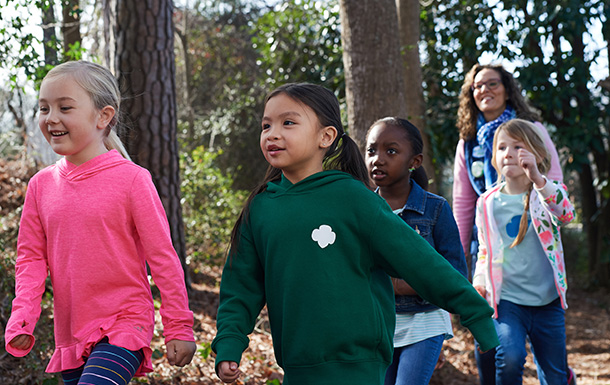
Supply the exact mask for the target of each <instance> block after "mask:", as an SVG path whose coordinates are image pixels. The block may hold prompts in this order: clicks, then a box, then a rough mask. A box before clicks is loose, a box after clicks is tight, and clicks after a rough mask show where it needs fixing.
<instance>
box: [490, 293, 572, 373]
mask: <svg viewBox="0 0 610 385" xmlns="http://www.w3.org/2000/svg"><path fill="white" fill-rule="evenodd" d="M494 323H495V326H496V332H497V333H498V338H499V339H500V345H499V346H498V347H497V351H496V383H497V384H498V385H519V384H521V383H522V381H523V366H524V365H525V358H526V356H527V351H526V350H525V343H526V340H529V341H530V344H531V350H532V353H533V354H534V358H535V362H536V368H537V371H538V379H539V381H540V384H542V385H547V384H550V385H566V384H567V382H568V378H567V370H568V367H567V362H566V329H565V311H564V310H563V309H562V308H561V302H560V300H559V298H558V299H556V300H555V301H553V302H551V303H550V304H548V305H545V306H522V305H517V304H514V303H512V302H509V301H504V300H500V303H499V304H498V318H497V319H496V320H495V322H494Z"/></svg>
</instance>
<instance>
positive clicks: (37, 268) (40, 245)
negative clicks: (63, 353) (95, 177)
mask: <svg viewBox="0 0 610 385" xmlns="http://www.w3.org/2000/svg"><path fill="white" fill-rule="evenodd" d="M35 185H36V182H35V180H34V179H32V180H31V181H30V183H29V184H28V190H27V193H26V196H25V203H24V205H23V212H22V214H21V221H20V224H19V235H18V238H17V261H16V263H15V299H14V300H13V307H12V311H11V317H10V318H9V320H8V322H7V324H6V332H5V335H4V339H5V347H6V351H7V352H9V353H10V354H12V355H13V356H15V357H23V356H25V355H26V354H28V353H29V352H30V350H32V347H33V346H34V341H35V339H34V328H35V327H36V322H38V319H39V318H40V302H41V300H42V295H43V294H44V291H45V281H46V278H47V275H48V266H47V256H46V236H45V233H44V230H43V228H42V224H41V222H40V219H39V216H38V208H37V203H36V197H35V191H36V188H35ZM21 334H25V335H29V336H30V337H31V338H30V346H29V347H28V348H27V349H25V350H19V349H14V348H13V347H12V346H10V345H9V342H10V341H12V340H13V339H14V338H15V337H17V336H19V335H21Z"/></svg>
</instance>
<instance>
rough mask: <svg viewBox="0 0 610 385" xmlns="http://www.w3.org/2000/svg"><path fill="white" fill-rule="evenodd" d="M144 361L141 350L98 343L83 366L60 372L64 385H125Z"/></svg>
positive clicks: (106, 340) (105, 339) (103, 342)
mask: <svg viewBox="0 0 610 385" xmlns="http://www.w3.org/2000/svg"><path fill="white" fill-rule="evenodd" d="M143 360H144V355H143V354H142V351H141V350H138V351H135V352H134V351H131V350H127V349H124V348H122V347H119V346H116V345H110V344H109V343H108V339H107V338H104V339H103V340H102V341H101V342H99V343H98V344H97V345H95V347H94V348H93V350H92V351H91V355H90V356H89V357H88V358H87V359H86V362H85V364H84V365H83V366H81V367H80V368H77V369H71V370H65V371H63V372H61V377H62V379H63V380H64V384H65V385H77V384H78V385H127V384H128V383H129V381H131V379H132V377H133V376H134V374H135V373H136V370H137V369H138V368H139V367H140V364H141V363H142V361H143Z"/></svg>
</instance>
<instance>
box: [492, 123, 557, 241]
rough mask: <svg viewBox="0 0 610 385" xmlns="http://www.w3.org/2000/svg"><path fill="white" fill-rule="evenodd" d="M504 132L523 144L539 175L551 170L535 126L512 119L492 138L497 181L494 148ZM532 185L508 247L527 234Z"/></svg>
mask: <svg viewBox="0 0 610 385" xmlns="http://www.w3.org/2000/svg"><path fill="white" fill-rule="evenodd" d="M502 131H504V132H506V134H508V136H510V137H511V138H513V139H515V140H518V141H520V142H523V144H524V145H525V147H526V149H527V150H528V151H530V152H531V153H532V154H534V156H535V157H536V165H537V166H538V170H539V171H540V173H541V174H543V175H545V174H546V173H547V172H548V171H549V169H550V168H551V154H550V152H549V150H548V148H547V147H546V145H545V144H544V139H543V138H542V135H541V134H540V129H539V128H538V127H536V125H535V124H534V123H532V122H529V121H527V120H524V119H512V120H509V121H508V122H504V123H502V124H501V125H500V126H499V127H498V129H497V130H496V133H495V136H494V143H493V155H492V157H491V162H492V165H493V167H494V168H495V169H496V171H497V172H498V181H500V180H501V179H502V174H501V171H500V169H499V168H498V166H497V165H496V148H497V142H498V136H499V134H500V132H502ZM533 186H534V185H533V183H531V182H530V185H529V187H528V190H527V194H525V198H524V199H525V201H524V202H523V214H521V221H520V222H519V233H517V237H516V238H515V240H514V241H513V243H512V244H511V245H510V247H511V248H512V247H515V246H517V245H518V244H520V243H521V242H522V241H523V238H524V237H525V233H526V232H527V226H528V218H527V216H528V211H529V207H530V195H531V193H532V188H533Z"/></svg>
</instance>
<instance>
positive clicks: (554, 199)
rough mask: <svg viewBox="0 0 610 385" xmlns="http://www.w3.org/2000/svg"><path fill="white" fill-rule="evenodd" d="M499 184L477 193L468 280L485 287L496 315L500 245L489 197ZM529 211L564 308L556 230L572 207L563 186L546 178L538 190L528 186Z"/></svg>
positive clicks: (563, 271) (569, 218) (562, 271)
mask: <svg viewBox="0 0 610 385" xmlns="http://www.w3.org/2000/svg"><path fill="white" fill-rule="evenodd" d="M545 179H546V178H545ZM503 186H504V183H500V184H499V185H497V186H495V187H493V188H491V189H489V190H488V191H487V192H485V193H484V194H483V195H481V197H480V198H479V199H478V201H477V212H476V219H475V220H476V225H477V228H478V237H479V252H478V260H477V264H476V268H475V272H474V277H473V282H472V283H473V285H474V286H484V287H485V289H486V290H487V301H488V302H489V304H490V306H492V307H493V308H494V311H495V313H494V317H497V304H498V303H499V302H500V292H501V288H502V263H503V261H504V256H503V247H504V246H503V245H502V238H501V236H500V233H499V231H498V228H497V225H496V221H495V219H494V213H493V197H494V195H495V194H497V193H499V190H500V189H501V188H502V187H503ZM529 211H530V218H531V221H532V225H533V226H534V229H535V230H536V234H538V239H540V243H541V244H542V247H543V249H544V251H545V253H546V256H547V257H548V259H549V263H550V264H551V266H552V267H553V275H554V277H555V287H556V288H557V293H558V294H559V297H560V298H561V305H562V307H563V308H564V309H566V308H567V307H568V305H567V302H566V291H567V290H568V283H567V279H566V269H565V263H564V257H563V246H562V244H561V234H560V231H559V229H560V227H561V226H562V225H565V224H568V223H570V222H571V221H572V220H573V219H574V207H573V206H572V203H571V202H570V200H569V198H568V194H567V192H566V187H565V185H563V184H562V183H560V182H555V181H549V180H548V179H547V182H546V184H545V185H544V187H543V188H542V189H536V188H534V189H532V193H531V194H530V208H529Z"/></svg>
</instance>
